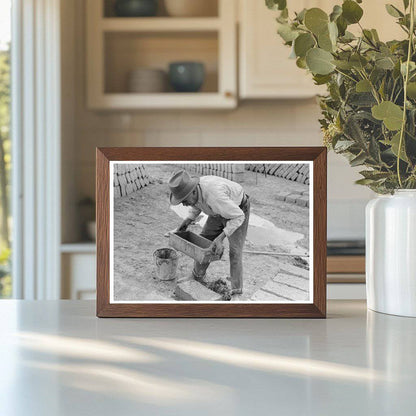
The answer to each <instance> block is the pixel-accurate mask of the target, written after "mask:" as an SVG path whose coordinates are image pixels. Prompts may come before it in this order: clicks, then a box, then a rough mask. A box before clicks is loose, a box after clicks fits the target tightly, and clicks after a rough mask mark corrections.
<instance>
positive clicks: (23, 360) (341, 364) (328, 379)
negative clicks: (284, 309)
mask: <svg viewBox="0 0 416 416" xmlns="http://www.w3.org/2000/svg"><path fill="white" fill-rule="evenodd" d="M328 309H329V315H328V319H326V320H306V319H298V320H294V319H293V320H290V319H287V320H277V319H276V320H272V319H270V320H267V319H251V320H250V319H216V320H214V319H97V318H96V317H95V303H94V302H91V301H56V302H53V301H50V302H41V301H38V302H29V301H0V316H1V323H0V336H1V342H0V415H1V416H15V415H25V416H26V415H30V416H37V415H42V416H48V415H54V416H58V415H59V416H66V415H78V416H81V415H100V416H105V415H113V416H129V415H135V416H137V415H146V416H147V415H149V416H150V415H175V416H176V415H180V416H186V415H197V416H201V415H221V416H222V415H227V416H228V415H238V416H242V415H256V416H260V415H272V414H273V415H283V416H287V415H296V416H300V415H319V416H323V415H336V416H339V415H348V416H352V415H353V416H356V415H366V416H369V415H376V416H382V415H389V416H391V415H412V416H414V415H415V414H416V393H415V386H416V319H412V318H400V317H396V316H389V315H382V314H378V313H374V312H371V311H367V310H366V306H365V303H364V302H362V301H330V302H329V308H328Z"/></svg>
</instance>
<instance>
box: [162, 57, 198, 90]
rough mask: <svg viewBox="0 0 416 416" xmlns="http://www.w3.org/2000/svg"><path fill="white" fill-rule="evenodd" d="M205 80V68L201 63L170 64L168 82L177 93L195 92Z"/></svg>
mask: <svg viewBox="0 0 416 416" xmlns="http://www.w3.org/2000/svg"><path fill="white" fill-rule="evenodd" d="M204 80H205V67H204V64H203V63H201V62H172V63H171V64H170V65H169V81H170V84H171V85H172V88H173V89H174V90H175V91H177V92H197V91H199V90H200V89H201V87H202V84H203V83H204Z"/></svg>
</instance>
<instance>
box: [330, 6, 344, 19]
mask: <svg viewBox="0 0 416 416" xmlns="http://www.w3.org/2000/svg"><path fill="white" fill-rule="evenodd" d="M341 14H342V7H341V6H339V5H338V4H336V5H335V6H334V8H333V9H332V13H331V14H330V15H329V20H330V21H331V22H335V21H336V20H337V19H338V17H340V16H341Z"/></svg>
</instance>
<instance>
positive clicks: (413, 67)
mask: <svg viewBox="0 0 416 416" xmlns="http://www.w3.org/2000/svg"><path fill="white" fill-rule="evenodd" d="M414 70H416V64H415V63H414V62H412V61H410V62H409V74H410V73H411V72H413V71H414ZM400 72H401V74H402V76H403V77H405V76H406V62H402V63H401V64H400Z"/></svg>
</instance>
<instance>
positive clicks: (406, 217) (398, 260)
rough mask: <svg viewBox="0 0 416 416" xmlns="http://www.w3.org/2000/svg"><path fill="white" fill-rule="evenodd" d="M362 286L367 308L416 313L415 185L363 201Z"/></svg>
mask: <svg viewBox="0 0 416 416" xmlns="http://www.w3.org/2000/svg"><path fill="white" fill-rule="evenodd" d="M366 286H367V287H366V288H367V306H368V308H369V309H371V310H374V311H376V312H382V313H387V314H392V315H401V316H410V317H416V189H411V190H407V189H406V190H397V191H396V192H395V193H394V195H383V196H379V197H377V198H375V199H373V200H371V201H370V202H369V203H368V204H367V207H366Z"/></svg>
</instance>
